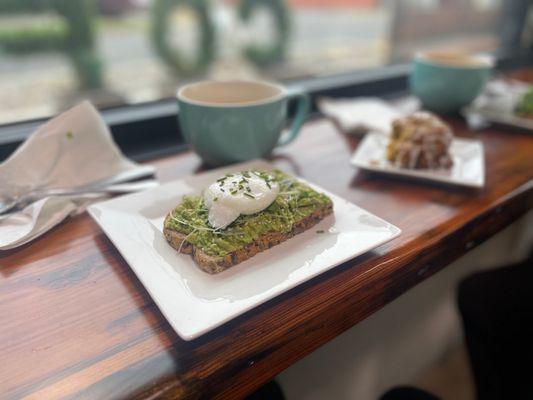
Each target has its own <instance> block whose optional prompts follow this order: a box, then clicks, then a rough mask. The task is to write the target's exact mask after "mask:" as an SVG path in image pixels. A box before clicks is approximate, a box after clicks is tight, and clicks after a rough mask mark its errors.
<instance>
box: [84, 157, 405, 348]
mask: <svg viewBox="0 0 533 400" xmlns="http://www.w3.org/2000/svg"><path fill="white" fill-rule="evenodd" d="M251 168H257V169H264V170H271V169H272V168H273V167H272V165H270V164H268V163H266V162H264V161H253V162H249V163H244V164H240V165H233V166H231V167H228V168H224V169H218V170H215V171H210V172H207V173H203V174H199V175H194V176H190V177H187V178H185V179H181V180H178V181H174V182H170V183H167V184H165V185H162V186H159V187H157V188H154V189H150V190H147V191H144V192H140V193H134V194H131V195H127V196H122V197H117V198H115V199H112V200H108V201H104V202H102V203H98V204H94V205H92V206H91V207H89V213H90V214H91V216H92V217H93V218H94V219H95V220H96V222H98V224H99V225H100V226H101V227H102V229H103V230H104V232H105V233H106V234H107V236H108V237H109V238H110V239H111V241H112V242H113V244H114V245H115V246H116V247H117V249H118V250H119V251H120V253H121V254H122V255H123V256H124V258H125V259H126V261H127V262H128V264H129V265H130V267H131V268H132V269H133V271H134V272H135V274H136V275H137V277H138V278H139V280H140V281H141V282H142V283H143V285H144V287H145V288H146V290H148V292H149V293H150V295H151V296H152V298H153V299H154V301H155V302H156V304H157V305H158V307H159V309H160V310H161V312H162V313H163V315H165V317H166V318H167V320H168V321H169V323H170V324H171V325H172V327H173V328H174V329H175V330H176V332H177V333H178V335H180V336H181V337H182V338H183V339H185V340H191V339H194V338H196V337H198V336H200V335H202V334H204V333H206V332H208V331H209V330H211V329H213V328H215V327H217V326H219V325H222V324H223V323H225V322H227V321H229V320H231V319H232V318H234V317H236V316H238V315H240V314H242V313H244V312H246V311H248V310H250V309H251V308H253V307H255V306H257V305H259V304H261V303H264V302H265V301H267V300H269V299H272V298H273V297H275V296H277V295H279V294H281V293H283V292H285V291H287V290H289V289H291V288H293V287H295V286H296V285H298V284H300V283H302V282H305V281H307V280H309V279H311V278H312V277H314V276H316V275H318V274H320V273H322V272H324V271H327V270H329V269H330V268H333V267H335V266H336V265H339V264H341V263H342V262H344V261H347V260H349V259H351V258H354V257H356V256H358V255H361V254H363V253H365V252H367V251H369V250H372V249H374V248H375V247H377V246H379V245H381V244H383V243H385V242H388V241H389V240H391V239H393V238H395V237H396V236H398V235H399V234H400V232H401V231H400V229H398V228H397V227H395V226H393V225H391V224H389V223H388V222H386V221H383V220H382V219H380V218H378V217H376V216H375V215H372V214H370V213H369V212H367V211H365V210H363V209H362V208H360V207H357V206H356V205H354V204H352V203H349V202H347V201H346V200H343V199H341V198H339V197H337V196H335V195H333V194H331V193H329V192H327V191H326V190H324V189H321V188H318V187H315V186H314V185H312V186H313V187H315V188H316V189H317V190H319V191H322V192H324V193H326V194H327V195H328V196H330V198H331V199H332V200H333V208H334V214H333V215H331V216H328V217H327V218H325V219H324V220H323V221H321V222H320V223H319V224H318V225H316V226H315V227H313V228H311V229H309V230H307V231H306V232H303V233H301V234H299V235H296V236H295V237H293V238H291V239H289V240H287V241H286V242H284V243H282V244H280V245H278V246H275V247H273V248H271V249H269V250H266V251H264V252H262V253H259V254H258V255H256V256H254V257H252V258H251V259H249V260H247V261H245V262H243V263H241V264H238V265H236V266H235V267H232V268H230V269H228V270H226V271H224V272H222V273H220V274H217V275H209V274H207V273H205V272H203V271H201V270H200V269H199V268H198V267H197V266H196V265H195V264H194V262H193V260H192V258H191V256H189V255H185V254H179V253H178V252H177V251H176V250H174V249H173V248H172V247H170V245H169V244H168V243H167V242H166V240H165V238H164V237H163V220H164V218H165V216H166V214H167V213H168V212H169V211H170V210H171V209H172V208H174V207H175V206H176V205H177V204H178V203H180V201H181V198H182V197H183V195H190V194H199V193H200V192H201V191H202V189H203V188H205V187H207V186H208V185H209V184H210V183H212V182H213V181H215V180H216V179H217V178H218V177H220V176H221V175H223V174H225V173H226V172H234V171H242V170H247V169H251ZM317 231H324V233H319V232H317Z"/></svg>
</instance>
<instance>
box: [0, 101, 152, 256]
mask: <svg viewBox="0 0 533 400" xmlns="http://www.w3.org/2000/svg"><path fill="white" fill-rule="evenodd" d="M153 172H154V168H153V167H151V166H141V165H139V164H136V163H135V162H132V161H130V160H128V159H127V158H125V157H124V155H123V154H122V153H121V152H120V150H119V149H118V147H117V145H116V144H115V143H114V141H113V139H112V137H111V134H110V132H109V129H108V127H107V126H106V124H105V122H104V121H103V119H102V118H101V116H100V115H99V114H98V111H97V110H96V109H95V108H94V107H93V106H92V105H91V104H90V103H88V102H84V103H82V104H80V105H78V106H76V107H74V108H72V109H70V110H68V111H66V112H65V113H63V114H61V115H59V116H57V117H56V118H54V119H52V120H50V121H49V122H47V123H45V124H44V125H42V126H41V127H40V128H39V129H37V131H36V132H34V133H33V134H32V135H31V136H30V137H29V138H28V139H27V140H26V141H25V142H24V143H23V144H22V145H21V146H20V147H19V148H18V149H17V150H16V151H15V152H14V153H13V154H12V155H11V157H9V158H8V159H7V160H6V161H4V162H3V163H2V164H0V196H2V197H3V196H18V195H21V194H23V193H26V192H28V191H30V190H34V189H42V188H74V187H79V186H84V185H87V184H91V183H95V182H102V183H104V182H105V183H114V182H123V181H127V180H130V179H135V178H137V177H141V176H146V175H150V174H152V173H153ZM94 199H95V196H94V195H91V196H87V195H80V196H53V197H47V198H44V199H40V200H38V201H36V202H35V203H32V204H30V205H28V206H27V207H26V208H25V209H24V210H22V211H20V212H16V213H12V214H9V215H7V216H2V217H0V250H7V249H11V248H14V247H17V246H20V245H22V244H25V243H27V242H29V241H31V240H33V239H35V238H37V237H38V236H40V235H42V234H43V233H45V232H47V231H48V230H50V229H51V228H53V227H54V226H56V225H57V224H59V223H60V222H61V221H63V220H64V219H65V218H66V217H67V216H69V215H73V214H76V213H78V212H81V211H83V210H84V209H85V206H87V205H88V203H89V202H91V201H93V200H94Z"/></svg>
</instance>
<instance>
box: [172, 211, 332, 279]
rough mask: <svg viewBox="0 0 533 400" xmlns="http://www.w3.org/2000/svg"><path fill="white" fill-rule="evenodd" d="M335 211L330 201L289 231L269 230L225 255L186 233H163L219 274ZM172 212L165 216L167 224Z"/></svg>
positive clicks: (199, 264) (173, 242) (206, 269)
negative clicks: (206, 249)
mask: <svg viewBox="0 0 533 400" xmlns="http://www.w3.org/2000/svg"><path fill="white" fill-rule="evenodd" d="M332 212H333V203H331V202H330V203H329V204H327V205H325V206H323V207H321V208H318V209H317V210H315V211H314V212H313V213H312V214H309V215H308V216H307V217H305V218H303V219H301V220H300V221H298V222H297V223H296V224H295V225H294V227H293V229H292V230H291V231H290V232H288V233H280V232H269V233H267V234H264V235H262V236H260V237H259V238H257V239H256V240H255V241H253V242H252V243H250V244H248V245H246V246H244V247H242V248H241V249H238V250H236V251H234V252H232V253H230V254H228V255H226V256H224V257H217V256H211V255H209V254H206V253H205V252H204V251H203V250H202V249H200V248H198V247H196V246H195V245H193V244H192V243H189V242H188V241H187V240H185V234H183V233H180V232H176V231H174V230H172V229H168V228H164V229H163V233H164V235H165V238H166V239H167V241H168V243H169V244H170V245H171V246H172V247H173V248H175V249H176V250H178V251H179V252H180V253H184V254H191V255H192V257H193V259H194V261H196V264H197V265H198V266H199V267H200V268H201V269H202V270H204V271H205V272H207V273H209V274H217V273H219V272H222V271H224V270H226V269H228V268H230V267H232V266H234V265H236V264H239V263H241V262H243V261H245V260H247V259H249V258H251V257H253V256H255V255H256V254H257V253H259V252H261V251H263V250H267V249H269V248H271V247H272V246H275V245H277V244H280V243H282V242H284V241H285V240H287V239H290V238H291V237H293V236H295V235H297V234H299V233H302V232H303V231H305V230H307V229H309V228H311V227H313V226H314V225H316V224H317V223H319V222H320V221H321V220H323V219H324V218H325V217H326V216H328V215H329V214H331V213H332ZM168 218H170V214H169V215H167V217H166V218H165V226H166V222H167V219H168Z"/></svg>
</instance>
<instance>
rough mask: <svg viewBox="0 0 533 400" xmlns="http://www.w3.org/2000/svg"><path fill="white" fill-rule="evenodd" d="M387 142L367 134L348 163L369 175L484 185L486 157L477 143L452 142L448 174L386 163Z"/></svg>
mask: <svg viewBox="0 0 533 400" xmlns="http://www.w3.org/2000/svg"><path fill="white" fill-rule="evenodd" d="M388 141H389V138H388V136H387V135H384V134H381V133H369V134H367V135H366V136H365V137H364V139H363V140H362V142H361V143H360V144H359V146H358V147H357V150H356V151H355V153H354V154H353V156H352V158H351V160H350V162H351V164H352V165H355V166H356V167H359V168H362V169H366V170H369V171H375V172H381V173H386V174H393V175H401V176H406V177H412V178H419V179H425V180H430V181H437V182H444V183H448V184H454V185H461V186H469V187H476V188H480V187H483V186H484V185H485V156H484V151H483V144H482V143H481V142H480V141H479V140H468V139H457V138H455V139H453V142H452V144H451V146H450V155H451V157H452V159H453V166H452V168H451V169H449V170H445V169H439V170H431V169H407V168H400V167H397V166H395V165H393V164H392V163H390V162H389V161H388V160H387V157H386V148H387V144H388Z"/></svg>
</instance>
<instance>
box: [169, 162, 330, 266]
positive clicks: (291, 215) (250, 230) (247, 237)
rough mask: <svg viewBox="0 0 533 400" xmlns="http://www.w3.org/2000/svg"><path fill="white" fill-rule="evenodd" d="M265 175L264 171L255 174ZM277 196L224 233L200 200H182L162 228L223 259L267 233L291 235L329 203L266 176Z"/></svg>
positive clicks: (282, 178) (277, 174) (289, 181)
mask: <svg viewBox="0 0 533 400" xmlns="http://www.w3.org/2000/svg"><path fill="white" fill-rule="evenodd" d="M258 172H259V173H261V174H265V172H264V171H258ZM268 174H269V175H270V176H271V177H272V178H273V179H274V180H275V181H276V182H278V184H279V186H280V193H279V195H278V196H277V197H276V200H274V202H273V203H272V204H271V205H270V206H268V207H267V208H266V209H264V210H263V211H261V212H259V213H256V214H252V215H240V216H239V217H238V218H237V219H236V220H235V221H234V222H233V223H231V225H229V226H228V227H227V228H226V229H213V228H212V227H211V226H210V225H209V223H208V221H207V216H208V210H207V208H206V207H205V205H204V201H203V199H202V197H201V196H184V197H183V201H182V203H181V204H180V205H178V206H177V207H176V208H175V209H174V210H173V211H172V213H171V217H170V218H168V219H167V221H166V223H165V228H167V229H172V230H175V231H177V232H180V233H183V234H185V235H187V241H188V242H190V243H192V244H193V245H195V246H197V247H199V248H201V249H202V250H203V251H204V252H205V253H207V254H209V255H213V256H221V257H223V256H225V255H227V254H229V253H231V252H233V251H235V250H238V249H239V248H242V247H243V246H245V245H247V244H250V243H252V242H253V241H254V240H256V239H257V238H258V237H260V236H262V235H264V234H266V233H269V232H281V233H287V232H290V231H291V230H292V228H293V226H294V224H295V223H296V222H298V221H300V220H301V219H303V218H304V217H306V216H308V215H309V214H311V213H313V212H314V211H315V210H316V209H318V208H321V207H323V206H325V205H328V204H330V203H331V200H330V199H329V197H327V196H326V195H325V194H323V193H318V192H317V191H315V190H313V189H311V188H310V187H309V186H307V185H305V184H303V183H301V182H299V181H298V180H297V179H295V178H293V177H291V176H290V175H287V174H285V173H283V172H281V171H279V170H274V171H270V172H268Z"/></svg>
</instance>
